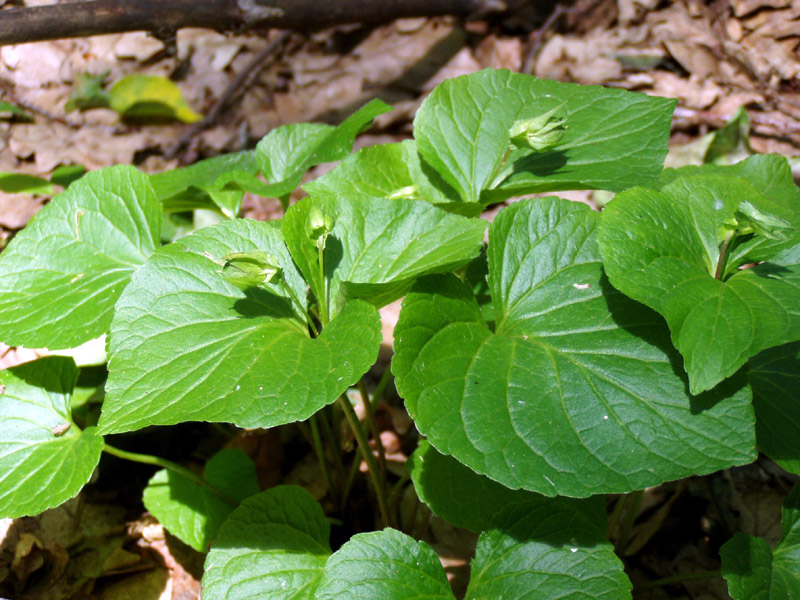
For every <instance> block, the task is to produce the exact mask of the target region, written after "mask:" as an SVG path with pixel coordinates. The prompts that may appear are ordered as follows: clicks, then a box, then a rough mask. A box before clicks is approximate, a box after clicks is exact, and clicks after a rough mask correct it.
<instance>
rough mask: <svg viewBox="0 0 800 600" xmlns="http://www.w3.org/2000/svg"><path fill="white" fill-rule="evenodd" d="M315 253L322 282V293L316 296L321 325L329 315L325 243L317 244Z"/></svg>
mask: <svg viewBox="0 0 800 600" xmlns="http://www.w3.org/2000/svg"><path fill="white" fill-rule="evenodd" d="M317 254H318V255H319V280H320V282H321V284H322V293H321V294H320V296H321V297H320V298H317V302H318V303H319V320H320V321H321V322H322V326H323V327H325V325H327V324H328V321H329V320H330V315H329V314H328V285H327V284H326V283H325V245H324V244H319V243H318V244H317Z"/></svg>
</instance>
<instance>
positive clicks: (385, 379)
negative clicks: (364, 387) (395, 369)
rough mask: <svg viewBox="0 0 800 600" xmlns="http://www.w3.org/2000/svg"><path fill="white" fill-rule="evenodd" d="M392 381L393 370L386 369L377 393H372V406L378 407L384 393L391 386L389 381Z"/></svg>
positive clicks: (377, 387) (379, 382)
mask: <svg viewBox="0 0 800 600" xmlns="http://www.w3.org/2000/svg"><path fill="white" fill-rule="evenodd" d="M391 379H392V368H391V367H386V370H385V371H384V372H383V375H381V378H380V380H379V381H378V385H377V386H376V387H375V391H374V392H373V393H372V406H377V405H378V402H380V401H381V399H382V398H383V393H384V392H385V391H386V386H387V385H389V380H391Z"/></svg>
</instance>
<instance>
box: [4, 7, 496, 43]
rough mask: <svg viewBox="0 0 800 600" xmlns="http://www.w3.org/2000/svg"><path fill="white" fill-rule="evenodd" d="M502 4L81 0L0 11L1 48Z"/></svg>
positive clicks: (313, 26)
mask: <svg viewBox="0 0 800 600" xmlns="http://www.w3.org/2000/svg"><path fill="white" fill-rule="evenodd" d="M501 7H502V5H501V4H498V3H497V1H496V0H335V1H325V0H169V1H165V0H136V1H135V2H131V1H130V0H84V1H78V2H68V3H61V4H47V5H43V6H30V7H23V8H12V9H9V10H2V11H0V46H2V45H6V44H23V43H26V42H39V41H44V40H56V39H64V38H73V37H85V36H89V35H101V34H107V33H123V32H126V31H151V32H158V31H164V30H177V29H181V28H183V27H206V28H209V29H215V30H218V31H229V32H231V31H233V32H239V31H242V30H246V29H254V28H255V29H265V28H273V29H293V30H296V31H313V30H319V29H324V28H326V27H331V26H333V25H341V24H345V23H362V24H371V25H374V24H379V23H388V22H389V21H393V20H394V19H400V18H404V17H433V16H441V15H455V16H469V15H475V14H482V13H484V12H487V11H489V12H492V11H496V10H498V8H501Z"/></svg>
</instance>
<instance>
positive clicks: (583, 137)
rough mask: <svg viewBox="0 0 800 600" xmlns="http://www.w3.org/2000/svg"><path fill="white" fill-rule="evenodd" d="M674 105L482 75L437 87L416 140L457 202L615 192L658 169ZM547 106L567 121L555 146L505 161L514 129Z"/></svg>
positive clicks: (500, 73)
mask: <svg viewBox="0 0 800 600" xmlns="http://www.w3.org/2000/svg"><path fill="white" fill-rule="evenodd" d="M674 107H675V101H674V100H667V99H664V98H656V97H652V96H645V95H643V94H637V93H632V92H625V91H622V90H612V89H605V88H600V87H594V86H578V85H575V84H569V83H559V82H555V81H548V80H544V79H536V78H535V77H531V76H529V75H522V74H517V73H511V72H510V71H506V70H485V71H480V72H478V73H473V74H471V75H465V76H463V77H457V78H455V79H450V80H447V81H445V82H444V83H442V84H441V85H439V86H438V87H437V88H436V89H435V90H434V91H433V92H432V93H431V94H430V96H428V98H427V99H426V100H425V101H424V102H423V104H422V106H421V107H420V109H419V111H418V112H417V116H416V118H415V119H414V137H415V138H416V140H417V145H418V149H419V152H420V155H421V156H422V158H423V160H424V161H426V162H427V163H428V164H430V166H432V167H433V168H434V169H436V170H437V171H438V172H439V173H440V174H441V175H442V177H444V179H445V180H446V181H447V182H448V183H449V184H450V185H451V186H452V187H453V188H454V189H455V190H456V191H457V193H458V194H459V196H460V197H461V200H462V201H464V202H481V203H483V204H487V203H491V202H499V201H501V200H503V199H505V198H508V197H511V196H518V195H522V194H530V193H533V192H545V191H555V190H568V189H605V190H611V191H620V190H623V189H626V188H628V187H631V186H633V185H637V184H641V183H643V182H644V181H646V180H648V179H653V178H655V177H656V176H657V175H658V173H659V172H660V171H661V165H662V162H663V160H664V156H665V155H666V152H667V141H668V138H669V123H670V119H671V115H672V110H673V108H674ZM554 109H557V110H558V115H557V116H558V117H559V118H562V117H563V118H564V119H565V121H564V123H563V124H562V126H563V127H564V130H563V137H561V138H560V139H558V140H555V142H554V143H555V144H556V145H555V146H550V145H549V143H548V148H546V149H545V150H544V151H539V150H535V149H530V148H525V149H521V150H518V151H516V152H514V153H512V154H511V155H510V156H507V154H506V152H507V150H508V149H509V141H510V140H509V138H510V133H511V130H512V128H513V127H514V124H515V123H519V122H526V121H527V120H529V119H534V118H537V117H542V116H543V115H546V114H547V113H548V112H550V111H552V110H554ZM598 115H600V116H599V117H598ZM504 159H506V160H505V163H504Z"/></svg>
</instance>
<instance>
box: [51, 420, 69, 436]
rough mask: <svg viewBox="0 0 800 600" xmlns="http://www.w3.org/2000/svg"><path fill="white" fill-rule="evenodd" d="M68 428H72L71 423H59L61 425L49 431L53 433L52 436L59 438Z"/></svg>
mask: <svg viewBox="0 0 800 600" xmlns="http://www.w3.org/2000/svg"><path fill="white" fill-rule="evenodd" d="M70 427H72V423H61V425H56V426H55V427H53V428H52V429H50V431H52V432H53V435H54V436H56V437H61V436H62V435H64V434H65V433H66V432H67V430H68V429H69V428H70Z"/></svg>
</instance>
